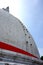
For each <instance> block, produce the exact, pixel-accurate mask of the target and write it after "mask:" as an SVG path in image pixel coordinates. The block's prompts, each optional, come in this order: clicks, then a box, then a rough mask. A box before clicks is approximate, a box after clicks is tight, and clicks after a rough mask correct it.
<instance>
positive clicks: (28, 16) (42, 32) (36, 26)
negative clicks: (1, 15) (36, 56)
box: [0, 0, 43, 56]
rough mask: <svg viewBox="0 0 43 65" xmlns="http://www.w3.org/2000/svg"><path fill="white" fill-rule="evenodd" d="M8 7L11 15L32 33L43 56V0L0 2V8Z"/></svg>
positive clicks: (5, 0)
mask: <svg viewBox="0 0 43 65" xmlns="http://www.w3.org/2000/svg"><path fill="white" fill-rule="evenodd" d="M12 4H13V5H12ZM7 6H9V7H10V13H11V14H13V15H14V16H16V17H17V18H19V19H20V20H21V21H22V22H23V24H24V25H25V26H26V27H27V29H28V31H30V33H31V35H32V36H33V38H34V40H35V42H36V45H37V47H38V49H39V52H40V56H41V55H43V0H4V1H3V0H0V8H3V7H4V8H6V7H7Z"/></svg>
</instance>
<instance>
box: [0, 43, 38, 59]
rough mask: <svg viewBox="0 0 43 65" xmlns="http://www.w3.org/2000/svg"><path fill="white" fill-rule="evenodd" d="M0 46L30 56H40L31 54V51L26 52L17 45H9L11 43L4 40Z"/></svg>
mask: <svg viewBox="0 0 43 65" xmlns="http://www.w3.org/2000/svg"><path fill="white" fill-rule="evenodd" d="M0 48H1V49H5V50H10V51H13V52H18V53H21V54H24V55H27V56H30V57H34V58H38V57H36V56H34V55H33V54H31V53H29V52H26V51H24V50H22V49H19V48H17V47H15V46H12V45H9V44H7V43H4V42H0Z"/></svg>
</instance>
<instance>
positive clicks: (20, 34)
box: [0, 9, 42, 65]
mask: <svg viewBox="0 0 43 65" xmlns="http://www.w3.org/2000/svg"><path fill="white" fill-rule="evenodd" d="M5 10H6V9H0V58H1V61H4V62H5V61H10V60H9V59H11V62H13V61H16V62H19V61H20V62H21V63H28V61H29V59H30V62H29V63H28V64H29V65H33V63H34V62H35V61H36V62H35V64H36V65H39V63H42V61H41V60H40V56H39V52H38V49H37V46H36V44H35V42H34V40H33V38H32V36H31V34H30V33H29V31H28V30H27V29H26V27H25V26H24V25H23V24H22V22H21V21H20V20H19V19H17V18H16V17H14V16H13V15H11V14H9V10H8V9H7V10H6V11H5ZM7 11H8V12H7ZM5 58H6V59H5ZM23 59H25V61H23ZM27 59H28V61H27ZM12 60H13V61H12ZM32 61H33V63H32ZM35 64H34V65H35Z"/></svg>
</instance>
